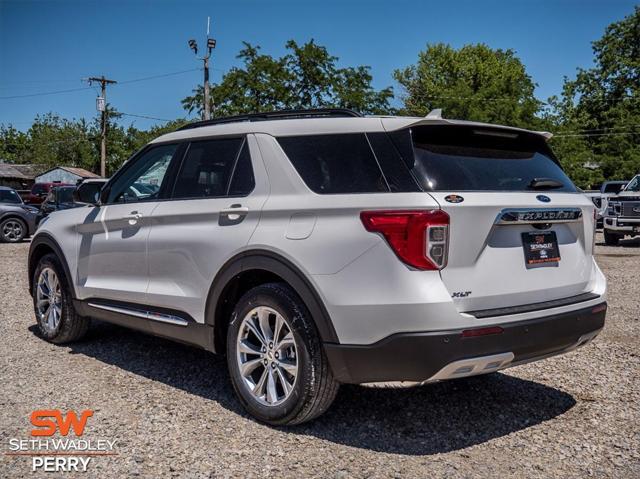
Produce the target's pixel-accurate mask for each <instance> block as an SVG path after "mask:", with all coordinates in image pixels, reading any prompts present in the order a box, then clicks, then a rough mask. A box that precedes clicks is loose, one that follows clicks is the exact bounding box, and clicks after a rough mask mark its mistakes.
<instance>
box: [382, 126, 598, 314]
mask: <svg viewBox="0 0 640 479" xmlns="http://www.w3.org/2000/svg"><path fill="white" fill-rule="evenodd" d="M405 134H406V132H405ZM410 135H411V140H410V141H411V143H412V147H413V154H414V158H413V161H414V163H413V165H412V166H413V169H412V171H413V173H414V175H415V176H416V178H417V179H418V180H419V181H420V182H421V184H422V187H423V189H424V190H425V191H427V192H429V194H430V195H431V196H433V197H434V198H435V199H436V201H437V202H438V203H439V204H440V207H441V208H442V209H443V210H444V211H446V212H447V213H448V214H449V216H450V236H449V260H448V265H447V266H446V267H445V268H444V269H443V270H442V271H441V276H442V279H443V281H444V284H445V286H446V287H447V289H448V290H449V292H450V294H451V296H452V298H453V301H454V302H455V304H456V305H457V307H458V309H459V311H461V312H465V311H477V310H484V309H493V308H503V307H510V306H517V305H525V304H531V303H538V302H543V301H548V300H554V299H560V298H567V297H571V296H576V295H579V294H581V293H584V292H585V291H587V290H588V283H589V280H590V278H591V273H592V268H593V265H592V248H593V231H594V230H593V226H594V225H593V211H594V207H593V204H592V203H591V202H590V201H589V200H588V198H586V196H584V195H583V194H581V193H580V192H578V190H577V189H576V188H575V186H574V185H573V184H572V183H571V181H570V180H569V178H568V177H567V176H566V175H565V174H564V172H563V171H562V169H561V168H560V166H559V165H558V164H557V162H556V160H555V159H554V157H553V153H552V152H551V151H550V150H549V148H548V146H547V145H546V142H545V141H544V139H543V138H542V137H541V136H540V135H536V134H532V133H528V132H522V131H517V130H504V129H502V130H496V129H491V128H484V127H480V128H478V127H467V126H453V125H446V126H445V125H441V126H422V127H415V128H412V129H411V132H410ZM392 136H393V137H394V138H395V139H396V141H402V139H401V138H400V137H401V135H399V134H398V133H396V134H392ZM399 138H400V140H399ZM405 139H406V137H405Z"/></svg>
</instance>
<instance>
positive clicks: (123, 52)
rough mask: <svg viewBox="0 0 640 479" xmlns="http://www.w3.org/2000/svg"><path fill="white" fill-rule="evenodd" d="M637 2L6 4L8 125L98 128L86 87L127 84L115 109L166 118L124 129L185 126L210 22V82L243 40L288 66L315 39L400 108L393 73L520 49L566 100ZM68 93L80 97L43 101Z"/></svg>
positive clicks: (2, 56) (112, 90) (3, 100)
mask: <svg viewBox="0 0 640 479" xmlns="http://www.w3.org/2000/svg"><path fill="white" fill-rule="evenodd" d="M635 3H636V2H634V1H627V0H601V1H594V0H581V1H577V0H537V1H534V0H504V1H496V0H483V1H480V0H475V1H461V0H448V1H441V0H438V1H419V0H413V1H405V0H388V1H380V0H365V1H355V0H354V1H348V0H342V1H335V0H306V1H305V0H297V1H284V0H282V1H280V0H235V1H212V0H209V1H192V0H183V1H178V0H175V1H168V0H155V1H151V0H129V1H125V0H119V1H115V0H102V1H93V0H79V1H59V0H40V1H31V0H0V123H1V124H9V123H10V124H13V125H14V126H15V127H16V128H18V129H21V130H26V129H28V128H29V126H30V125H31V122H32V121H33V119H34V117H35V116H36V115H38V114H44V113H47V112H53V113H56V114H58V115H60V116H62V117H65V118H87V119H91V118H93V117H95V116H96V107H95V98H96V96H97V92H98V89H97V87H94V88H89V87H88V85H87V84H86V83H83V82H82V79H83V78H86V77H89V76H100V75H105V76H106V77H107V78H111V79H114V80H117V81H118V82H120V83H119V84H117V85H114V86H112V87H109V88H108V90H107V100H108V102H109V103H110V104H112V105H113V106H114V107H115V108H116V109H117V110H119V111H121V112H124V113H128V114H131V115H141V116H148V117H153V118H157V119H159V120H153V119H147V118H138V117H133V116H126V117H124V118H123V119H122V122H123V123H124V124H130V123H133V124H134V125H135V126H136V127H138V128H144V129H146V128H148V127H150V126H151V125H154V124H162V123H163V122H162V121H161V119H175V118H178V117H185V116H187V115H186V112H185V111H184V110H183V109H182V107H181V105H180V100H181V99H182V98H184V97H186V96H188V95H189V94H190V93H191V90H192V88H194V86H195V85H196V84H198V83H199V82H202V71H200V70H196V69H197V68H199V67H201V65H202V62H201V61H198V60H197V58H196V57H195V55H194V54H193V52H192V51H191V50H189V48H188V45H187V42H188V40H189V39H190V38H194V39H196V40H197V41H198V44H199V45H203V44H204V39H205V37H206V25H207V16H210V17H211V36H212V37H213V38H215V39H216V40H217V47H216V49H215V50H214V53H213V57H212V67H213V70H212V72H211V80H212V81H213V82H216V81H219V80H220V78H221V76H222V75H223V74H224V71H226V70H228V69H229V68H230V67H232V66H234V65H237V64H238V61H237V60H236V58H235V56H236V54H237V52H238V51H239V50H240V48H241V47H242V42H243V41H247V42H250V43H252V44H255V45H260V46H261V47H262V51H263V52H265V53H267V54H271V55H274V56H280V55H282V54H284V52H285V51H284V50H285V49H284V44H285V42H286V41H287V40H289V39H295V40H296V41H298V42H305V41H307V40H309V39H312V38H313V39H315V41H316V43H318V44H320V45H324V46H326V47H327V49H328V50H329V52H330V53H331V54H332V55H335V56H337V57H339V59H340V60H339V64H340V66H356V65H368V66H370V67H371V72H372V74H373V79H374V85H375V87H376V88H384V87H386V86H393V87H394V91H395V93H396V97H399V96H400V95H401V94H402V91H401V88H400V87H399V85H397V84H396V82H395V81H394V80H393V71H394V70H395V69H397V68H403V67H406V66H408V65H410V64H413V63H415V62H416V60H417V56H418V52H419V51H421V50H423V49H424V48H425V46H426V44H428V43H437V42H444V43H448V44H451V45H453V46H454V47H461V46H463V45H465V44H468V43H485V44H487V45H489V46H490V47H492V48H502V49H508V48H510V49H513V50H515V52H516V54H517V55H518V57H519V58H520V59H521V60H522V61H523V63H524V64H525V66H526V69H527V72H528V73H529V75H531V77H532V78H533V80H534V82H535V83H536V84H537V88H536V96H537V97H538V98H539V99H541V100H546V99H547V98H548V97H549V96H551V95H555V94H559V93H560V92H561V88H562V83H563V78H564V77H565V76H568V77H573V76H574V75H575V72H576V68H578V67H582V68H588V67H590V66H591V65H592V59H593V56H592V50H591V42H592V41H594V40H597V39H598V38H600V37H601V36H602V34H603V32H604V29H605V27H606V26H607V25H608V24H609V23H611V22H613V21H616V20H620V19H622V18H623V17H624V16H626V15H629V14H630V13H632V11H633V7H634V5H635ZM185 70H192V71H187V72H185ZM176 72H183V73H177V74H174V73H176ZM168 74H169V75H168ZM163 75H164V76H163ZM158 76H160V77H159V78H149V77H158ZM132 80H139V81H132ZM81 88H86V89H84V90H76V89H81ZM60 90H74V91H70V92H67V93H58V94H52V95H41V93H48V92H52V91H60ZM24 95H36V96H26V97H25V96H24ZM16 96H20V97H19V98H11V97H16ZM396 102H399V100H396ZM445 114H446V112H445Z"/></svg>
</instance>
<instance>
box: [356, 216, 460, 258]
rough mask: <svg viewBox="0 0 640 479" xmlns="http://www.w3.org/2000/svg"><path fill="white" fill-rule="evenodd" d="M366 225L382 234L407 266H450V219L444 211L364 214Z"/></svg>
mask: <svg viewBox="0 0 640 479" xmlns="http://www.w3.org/2000/svg"><path fill="white" fill-rule="evenodd" d="M360 219H361V220H362V224H363V225H364V227H365V228H366V229H367V231H371V232H372V233H380V234H382V236H384V238H385V239H386V240H387V243H389V246H391V248H392V249H393V251H394V253H395V254H396V255H397V256H398V258H400V259H401V260H402V261H403V262H404V263H406V264H408V265H409V266H413V267H414V268H418V269H425V270H439V269H442V268H444V267H445V266H446V265H447V253H448V249H449V215H448V214H447V213H445V212H444V211H442V210H417V211H407V210H398V211H363V212H362V213H360Z"/></svg>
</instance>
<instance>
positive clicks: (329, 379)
mask: <svg viewBox="0 0 640 479" xmlns="http://www.w3.org/2000/svg"><path fill="white" fill-rule="evenodd" d="M227 363H228V367H229V373H230V376H231V381H232V383H233V387H234V390H235V392H236V395H237V396H238V398H239V400H240V402H241V403H242V405H243V406H244V407H245V409H246V410H247V411H248V412H249V413H250V414H251V415H252V416H254V417H255V418H257V419H258V420H260V421H263V422H266V423H269V424H273V425H292V424H300V423H302V422H306V421H310V420H311V419H313V418H315V417H317V416H319V415H320V414H322V413H323V412H324V411H326V410H327V408H328V407H329V406H330V405H331V403H332V402H333V400H334V398H335V396H336V393H337V391H338V383H337V382H336V381H335V379H334V378H333V375H332V373H331V370H330V368H329V364H328V360H327V357H326V355H325V353H324V350H323V349H322V344H321V342H320V339H319V337H318V334H317V331H316V328H315V325H314V323H313V320H312V318H311V315H310V314H309V312H308V310H307V308H306V307H305V305H304V303H303V302H302V301H301V299H300V298H299V297H298V295H297V294H296V293H295V292H294V291H293V290H292V289H291V288H289V287H288V286H287V285H285V284H281V283H269V284H264V285H261V286H257V287H255V288H253V289H251V290H249V291H248V292H247V293H246V294H245V295H244V296H242V298H241V299H240V301H239V302H238V304H237V305H236V307H235V310H234V311H233V314H232V319H231V323H230V324H229V329H228V333H227Z"/></svg>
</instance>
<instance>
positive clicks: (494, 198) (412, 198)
mask: <svg viewBox="0 0 640 479" xmlns="http://www.w3.org/2000/svg"><path fill="white" fill-rule="evenodd" d="M415 123H420V124H424V123H430V124H443V123H455V122H452V121H450V120H437V119H434V120H425V119H419V118H354V119H350V118H335V119H305V120H300V121H296V120H280V121H264V122H255V123H249V122H246V123H235V124H224V125H218V126H211V127H201V128H196V129H191V130H184V131H179V132H175V133H170V134H168V135H164V136H162V137H160V138H158V139H157V140H155V141H156V142H168V141H172V140H185V139H190V138H194V139H198V138H200V139H202V138H205V137H207V138H209V137H215V136H216V135H230V134H248V135H249V136H248V138H249V140H248V141H249V145H250V152H251V157H252V165H253V169H254V172H255V178H256V187H255V189H254V191H253V192H252V193H251V194H250V195H249V196H247V197H245V198H239V199H233V198H223V199H219V198H218V199H197V200H171V201H160V202H155V203H145V204H144V206H143V204H136V205H134V207H133V208H132V205H117V206H106V207H94V208H78V209H71V210H66V211H61V212H59V213H56V214H54V215H51V218H50V219H49V220H47V221H46V222H45V223H44V224H43V225H42V227H41V228H40V230H38V232H39V233H40V232H47V233H49V234H51V235H52V236H53V237H54V238H55V239H56V240H57V241H58V243H59V244H60V245H61V247H62V250H63V254H64V255H65V259H66V261H67V262H68V265H69V268H70V270H71V271H72V275H73V280H74V285H75V288H76V292H77V295H78V298H79V299H88V298H92V297H99V298H103V299H107V300H109V299H111V300H123V301H131V302H135V303H143V304H149V305H151V306H156V307H167V308H172V309H174V310H179V311H185V312H187V313H189V315H191V316H192V317H193V318H194V319H195V320H196V321H197V322H200V323H203V322H204V321H205V317H204V314H205V304H206V299H207V293H208V291H209V288H210V287H211V284H212V281H213V279H214V277H215V275H216V274H217V272H218V271H219V269H220V267H221V266H222V265H223V264H225V263H226V262H227V261H228V260H229V259H230V258H232V257H233V256H235V255H236V254H238V253H240V252H242V251H247V250H254V249H263V250H269V251H272V252H274V253H276V254H278V255H280V256H282V257H283V258H286V259H287V260H289V261H290V262H291V263H293V264H294V265H296V266H297V267H298V268H299V270H300V271H301V272H302V274H304V275H305V277H306V278H307V280H308V281H309V283H310V284H311V285H312V286H313V287H314V288H315V290H316V291H317V293H318V295H319V297H320V299H321V300H322V302H323V303H324V306H325V307H326V309H327V311H328V313H329V316H330V317H331V321H332V323H333V326H334V328H335V331H336V333H337V336H338V339H339V342H340V343H344V344H363V345H364V344H371V343H374V342H377V341H379V340H381V339H383V338H385V337H387V336H389V335H392V334H395V333H402V332H417V331H438V330H451V329H457V328H466V327H478V326H485V325H491V324H502V323H507V322H512V321H518V320H525V319H532V318H535V317H540V316H546V315H550V314H555V313H562V312H566V311H571V310H575V309H580V308H586V307H589V306H591V305H596V304H599V303H601V302H602V301H603V299H604V298H605V289H606V282H605V279H604V276H603V275H602V273H601V272H600V270H599V269H598V267H597V266H596V264H595V262H594V260H593V256H592V253H593V252H592V243H593V237H592V234H593V225H592V218H593V205H592V204H591V202H590V201H589V200H588V199H587V198H586V197H585V196H584V195H581V194H577V193H576V194H566V193H565V194H559V193H557V194H556V193H548V196H549V197H551V198H552V202H551V203H550V204H549V205H543V204H541V203H539V202H537V201H536V199H535V196H536V195H535V193H528V192H527V193H502V192H491V193H467V192H450V193H458V194H461V195H462V196H464V198H465V200H464V202H462V203H459V204H449V203H446V202H445V201H444V196H446V194H448V193H449V192H442V193H433V194H429V193H376V194H352V195H348V194H347V195H318V194H316V193H313V192H312V191H310V190H309V188H308V187H307V186H306V185H305V184H304V182H303V181H302V179H301V178H300V176H299V175H298V173H297V172H296V170H295V168H294V167H293V166H292V164H291V163H290V161H289V160H288V159H287V158H286V156H285V154H284V152H283V150H282V149H281V148H280V146H279V144H278V142H277V141H276V139H275V138H274V136H278V135H287V136H290V135H308V134H321V133H347V132H376V131H377V132H380V131H385V130H393V129H398V128H405V127H407V126H409V125H411V124H415ZM457 123H461V124H468V123H466V122H457ZM478 125H480V124H478ZM233 204H241V206H242V207H246V208H248V213H247V216H246V218H244V220H243V221H241V222H239V223H238V224H233V225H227V226H220V224H219V220H220V210H221V209H224V208H228V207H229V206H231V205H233ZM551 205H552V206H554V207H557V206H572V207H578V208H581V209H582V211H583V218H584V221H583V222H581V223H572V224H559V225H554V226H553V229H554V230H555V231H556V232H557V235H558V239H559V242H560V253H561V256H562V260H561V262H560V264H559V265H558V266H556V267H544V268H535V269H526V267H525V265H524V258H523V250H522V244H521V242H519V241H516V239H515V238H518V237H519V233H520V231H525V230H530V228H529V227H527V226H512V225H510V226H494V225H493V222H494V220H495V218H496V216H497V214H498V212H499V211H500V210H501V209H502V208H507V207H532V206H536V207H541V206H551ZM440 207H442V208H443V209H444V210H446V211H447V213H448V214H449V215H450V216H451V240H450V253H449V265H448V266H447V267H446V268H445V269H444V270H443V271H442V272H438V271H417V270H413V269H412V268H410V267H408V266H406V265H405V264H403V263H402V262H401V261H399V260H398V258H397V257H396V256H395V254H394V253H393V251H392V250H391V248H390V247H389V246H388V245H387V243H386V242H385V241H384V240H383V239H382V238H381V237H380V236H379V235H377V234H373V233H369V232H367V231H366V230H365V229H364V227H363V225H362V223H361V221H360V218H359V215H360V212H361V211H363V210H379V209H438V208H440ZM133 210H138V211H139V212H140V213H142V214H143V220H142V223H141V224H140V225H139V227H135V228H130V227H128V226H127V225H126V224H124V223H123V222H122V221H123V220H122V218H123V216H125V215H128V214H130V213H131V212H132V211H133ZM456 291H472V293H471V294H470V295H469V296H468V297H466V298H463V299H462V298H460V299H456V300H453V299H452V297H451V296H452V293H453V292H456ZM585 292H594V293H596V294H598V295H599V298H597V299H594V300H591V301H587V302H582V303H579V304H574V305H569V306H563V307H558V308H553V309H547V310H544V311H537V312H530V313H523V314H517V315H510V316H500V317H494V318H484V319H477V318H475V317H472V316H470V315H468V314H465V313H464V312H465V311H469V310H473V309H487V308H495V307H503V306H516V305H522V304H529V303H536V302H542V301H547V300H551V299H557V298H563V297H568V296H574V295H577V294H580V293H585Z"/></svg>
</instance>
